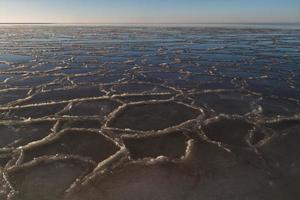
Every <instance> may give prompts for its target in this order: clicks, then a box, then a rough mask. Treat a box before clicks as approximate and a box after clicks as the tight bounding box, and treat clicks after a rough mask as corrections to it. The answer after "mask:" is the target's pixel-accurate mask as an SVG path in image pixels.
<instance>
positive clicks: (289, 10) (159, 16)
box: [0, 0, 300, 23]
mask: <svg viewBox="0 0 300 200" xmlns="http://www.w3.org/2000/svg"><path fill="white" fill-rule="evenodd" d="M269 22H271V23H282V22H289V23H299V22H300V0H0V23H269Z"/></svg>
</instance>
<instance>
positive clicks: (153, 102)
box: [0, 25, 300, 200]
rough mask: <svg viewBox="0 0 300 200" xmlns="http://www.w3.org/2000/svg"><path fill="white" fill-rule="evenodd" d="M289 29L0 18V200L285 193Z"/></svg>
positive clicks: (290, 163) (293, 101)
mask: <svg viewBox="0 0 300 200" xmlns="http://www.w3.org/2000/svg"><path fill="white" fill-rule="evenodd" d="M296 27H297V26H294V27H283V28H282V27H281V28H280V29H276V28H279V27H276V25H269V26H265V27H262V26H257V25H256V26H254V25H246V26H236V25H227V26H224V25H223V26H216V25H215V26H214V27H212V26H208V25H207V26H200V25H199V26H196V27H192V26H186V27H172V26H169V27H159V26H158V27H154V26H153V27H152V26H148V27H146V26H144V27H138V26H133V27H118V26H92V25H86V26H72V25H69V26H54V25H49V26H45V25H44V26H8V25H7V26H1V28H0V110H1V111H0V119H1V121H0V172H1V176H0V199H17V200H60V199H64V200H77V199H78V200H79V199H80V200H81V199H87V200H98V199H106V200H110V199H116V200H120V199H122V200H127V199H128V200H129V199H130V200H132V199H134V200H140V199H151V200H152V199H157V200H169V199H172V200H174V199H175V200H176V199H178V200H182V199H187V200H196V199H197V200H199V199H206V200H215V199H224V200H225V199H226V200H227V199H228V200H229V199H230V200H232V199H251V200H267V199H278V200H281V199H291V200H293V199H295V200H296V199H299V198H300V193H299V191H300V188H299V181H300V157H299V155H300V148H299V142H300V135H299V131H300V102H299V99H300V68H299V65H300V30H298V29H297V28H296ZM36 188H39V189H36Z"/></svg>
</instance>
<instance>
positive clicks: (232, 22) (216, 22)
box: [0, 22, 300, 25]
mask: <svg viewBox="0 0 300 200" xmlns="http://www.w3.org/2000/svg"><path fill="white" fill-rule="evenodd" d="M0 24H16V25H17V24H249V25H251V24H300V22H0Z"/></svg>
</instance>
